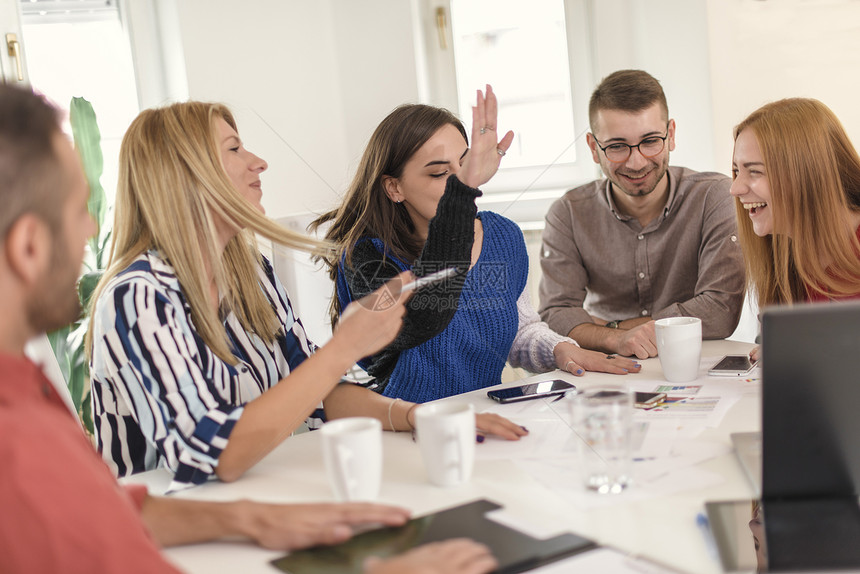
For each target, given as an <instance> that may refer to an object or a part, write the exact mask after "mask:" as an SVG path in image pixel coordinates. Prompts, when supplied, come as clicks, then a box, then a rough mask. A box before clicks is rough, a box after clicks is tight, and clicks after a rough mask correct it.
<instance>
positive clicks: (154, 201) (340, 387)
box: [88, 102, 523, 488]
mask: <svg viewBox="0 0 860 574" xmlns="http://www.w3.org/2000/svg"><path fill="white" fill-rule="evenodd" d="M266 167H267V164H266V162H265V161H263V160H262V159H260V158H259V157H257V156H256V155H254V154H252V153H251V152H249V151H248V150H246V149H245V147H244V146H243V144H242V141H241V139H240V138H239V134H238V132H237V128H236V122H235V120H234V119H233V116H232V114H231V113H230V111H229V110H228V109H227V108H225V107H224V106H221V105H219V104H208V103H200V102H188V103H181V104H174V105H171V106H169V107H165V108H160V109H152V110H146V111H144V112H142V113H141V114H140V115H139V116H138V117H137V119H135V120H134V122H132V125H131V126H130V127H129V130H128V132H127V133H126V135H125V137H124V138H123V143H122V147H121V149H120V177H119V185H118V187H117V203H116V216H115V217H116V220H115V225H114V236H113V243H112V247H111V256H110V263H109V266H108V269H107V271H106V273H105V275H104V277H103V278H102V280H101V282H100V283H99V286H98V288H97V289H96V292H95V295H94V302H95V303H94V311H93V320H92V324H91V326H90V332H89V334H88V335H89V338H88V341H89V347H88V348H89V349H90V360H91V374H92V391H93V392H92V396H93V415H94V419H95V428H96V439H97V446H98V448H99V451H100V452H101V453H102V455H103V457H104V458H105V460H106V461H107V462H108V464H109V466H111V467H112V468H113V470H114V471H115V472H116V474H117V475H119V476H124V475H128V474H133V473H136V472H140V471H143V470H149V469H152V468H156V467H159V466H165V467H167V468H169V469H170V470H171V471H173V472H174V484H173V488H180V487H184V486H188V485H193V484H199V483H201V482H204V481H206V480H208V479H209V478H210V477H212V476H213V475H214V476H217V477H218V478H220V479H221V480H225V481H231V480H235V479H237V478H238V477H240V476H241V475H242V474H243V473H244V472H245V471H246V470H248V469H249V468H250V467H251V466H253V465H254V464H255V463H256V462H257V461H259V460H260V459H261V458H262V457H263V456H265V455H266V454H267V453H269V452H270V451H271V450H272V449H273V448H274V447H275V446H277V445H278V444H280V442H281V441H283V440H284V439H285V438H286V437H287V436H289V434H290V433H292V432H293V431H294V430H295V429H296V428H297V427H298V426H299V425H300V424H301V423H302V422H304V421H305V420H306V419H308V418H309V417H310V420H309V424H310V425H311V426H316V425H318V424H319V419H320V418H322V417H326V418H329V419H332V418H338V417H342V416H348V415H367V416H372V417H376V418H378V419H379V420H381V421H382V423H383V426H384V428H386V429H388V430H410V429H411V428H412V426H413V424H414V419H413V418H412V417H413V407H414V405H411V404H409V403H406V402H404V401H393V400H391V399H387V398H385V397H381V396H379V395H377V394H376V393H373V392H371V391H368V390H366V389H364V388H361V387H359V386H356V385H351V384H339V383H340V378H341V375H342V374H343V373H344V372H345V371H346V370H347V369H348V368H349V367H351V366H352V365H353V364H354V363H355V361H356V360H358V359H360V358H361V357H364V356H367V355H370V354H373V353H374V352H376V351H378V350H379V349H381V348H382V347H384V346H385V345H386V344H387V343H388V342H390V341H391V340H392V339H393V338H394V336H395V335H396V333H397V332H398V331H399V329H400V327H401V323H402V317H403V314H404V307H403V300H402V298H400V297H398V296H397V294H398V293H399V284H400V281H401V280H403V279H404V278H406V277H408V274H401V275H400V276H398V277H397V278H395V279H394V280H393V281H392V283H389V284H388V285H387V286H384V287H383V288H382V289H380V291H377V292H375V293H373V294H371V295H370V296H369V297H368V298H367V299H365V300H362V301H360V302H358V303H359V304H357V305H352V306H350V307H349V308H348V309H347V310H346V312H345V313H344V316H343V318H342V320H341V321H340V322H339V324H338V326H337V328H336V330H335V332H334V336H333V338H332V340H331V341H330V342H329V343H328V344H326V345H325V346H323V347H321V348H319V349H317V348H315V346H314V345H313V343H312V342H311V341H309V340H308V338H307V336H306V334H305V332H304V329H303V327H302V324H301V322H300V321H299V320H298V318H297V317H296V316H295V314H294V312H293V310H292V307H291V305H290V301H289V299H288V297H287V294H286V292H285V291H284V288H283V286H282V285H281V283H280V282H279V281H278V279H277V277H276V276H275V274H274V272H273V270H272V267H271V265H270V263H269V262H268V261H267V260H266V259H265V258H263V257H262V256H261V255H260V253H259V251H258V250H257V247H256V245H255V242H254V234H255V233H256V234H259V235H261V236H263V237H266V238H268V239H271V240H272V241H274V242H276V243H279V244H282V245H289V246H291V247H295V248H300V249H306V250H312V249H316V248H319V247H321V246H320V244H319V243H318V242H316V241H313V240H311V239H309V238H307V237H305V236H302V235H297V234H295V233H292V232H289V231H287V230H285V229H283V228H281V227H280V226H278V225H276V224H275V223H273V222H272V221H270V220H269V219H267V218H266V217H265V215H264V213H263V207H262V205H261V203H260V200H261V197H262V187H261V182H260V174H261V173H262V172H263V171H264V170H265V169H266ZM383 289H387V290H388V291H389V292H390V293H392V294H394V295H395V297H396V302H395V303H394V304H393V305H377V304H376V302H377V298H378V297H379V295H380V293H381V292H382V290H383ZM320 402H322V404H323V406H324V412H323V410H315V409H317V406H318V405H319V404H320ZM312 415H313V416H312ZM479 427H481V428H482V429H484V430H485V431H487V432H494V433H497V434H499V435H501V436H503V437H505V438H509V439H515V438H518V437H519V436H521V435H522V434H523V431H522V429H521V428H520V427H518V426H517V425H514V424H513V423H511V422H510V421H507V420H505V419H502V418H500V417H496V416H490V415H486V416H482V417H481V419H480V422H479Z"/></svg>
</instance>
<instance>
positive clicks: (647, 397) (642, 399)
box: [635, 391, 666, 403]
mask: <svg viewBox="0 0 860 574" xmlns="http://www.w3.org/2000/svg"><path fill="white" fill-rule="evenodd" d="M665 396H666V393H642V392H639V391H636V398H635V402H637V403H647V402H649V401H653V400H654V399H656V398H657V397H665Z"/></svg>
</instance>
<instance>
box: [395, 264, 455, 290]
mask: <svg viewBox="0 0 860 574" xmlns="http://www.w3.org/2000/svg"><path fill="white" fill-rule="evenodd" d="M455 273H457V268H456V267H448V268H447V269H442V270H441V271H436V272H435V273H431V274H430V275H425V276H424V277H419V278H417V279H416V280H415V281H410V282H409V283H407V284H406V285H404V286H403V287H401V288H400V292H401V293H407V292H409V291H412V290H413V289H420V288H422V287H424V286H425V285H430V284H432V283H436V282H438V281H444V280H445V279H447V278H449V277H452V276H453V275H454V274H455Z"/></svg>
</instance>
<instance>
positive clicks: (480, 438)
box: [477, 434, 485, 442]
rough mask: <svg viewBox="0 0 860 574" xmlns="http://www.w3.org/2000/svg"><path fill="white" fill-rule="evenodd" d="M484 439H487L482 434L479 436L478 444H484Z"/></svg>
mask: <svg viewBox="0 0 860 574" xmlns="http://www.w3.org/2000/svg"><path fill="white" fill-rule="evenodd" d="M484 438H485V437H484V435H482V434H479V435H478V436H477V440H478V442H484Z"/></svg>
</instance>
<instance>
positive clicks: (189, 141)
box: [87, 102, 325, 363]
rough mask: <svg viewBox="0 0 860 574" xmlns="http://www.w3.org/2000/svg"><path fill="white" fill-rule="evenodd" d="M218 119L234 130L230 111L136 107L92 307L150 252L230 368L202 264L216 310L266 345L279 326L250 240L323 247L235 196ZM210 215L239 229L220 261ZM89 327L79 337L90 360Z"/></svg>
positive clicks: (190, 105) (199, 105)
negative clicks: (216, 296) (166, 267)
mask: <svg viewBox="0 0 860 574" xmlns="http://www.w3.org/2000/svg"><path fill="white" fill-rule="evenodd" d="M219 118H220V119H223V120H224V121H226V122H227V123H228V124H229V125H230V126H231V127H232V128H233V129H236V121H235V120H234V119H233V115H232V114H231V113H230V110H229V109H227V108H226V107H225V106H223V105H221V104H215V103H204V102H183V103H177V104H173V105H170V106H167V107H164V108H155V109H149V110H144V111H143V112H141V113H140V115H139V116H138V117H137V118H136V119H135V120H134V121H133V122H132V123H131V126H129V128H128V131H127V132H126V134H125V136H124V137H123V140H122V145H121V147H120V156H119V181H118V184H117V196H116V207H115V213H114V227H113V237H112V241H111V251H110V260H109V263H108V268H107V271H105V274H104V276H103V277H102V279H101V280H100V281H99V284H98V286H97V288H96V290H95V293H94V294H93V297H92V301H93V306H95V305H97V303H98V300H99V297H100V295H101V293H102V292H103V291H104V288H105V286H106V285H107V284H108V283H109V282H110V280H111V279H112V278H113V277H115V276H116V275H117V274H118V273H119V272H120V271H122V270H123V269H125V268H126V267H128V266H129V265H130V264H131V263H132V262H133V261H134V260H135V259H136V258H137V257H138V256H139V255H141V254H142V253H145V252H147V251H148V250H150V249H157V250H158V251H159V253H160V254H161V255H162V256H163V257H164V258H166V259H167V261H169V262H170V265H171V266H172V267H173V269H174V270H175V272H176V277H177V279H178V280H179V284H180V285H181V287H182V293H183V295H184V296H185V298H186V299H187V300H188V304H189V305H190V307H191V318H192V320H193V322H194V326H195V328H196V329H197V331H198V332H199V334H200V337H201V338H202V339H203V341H204V342H205V343H206V345H207V346H208V347H209V348H210V349H212V352H213V353H215V354H216V355H217V356H218V357H220V358H221V359H223V360H225V361H227V362H230V363H235V362H236V358H235V357H234V356H233V354H232V352H231V351H230V345H229V343H228V339H227V333H226V331H225V329H224V326H223V324H222V323H221V321H220V318H219V316H218V311H217V310H216V309H215V308H213V306H212V304H211V302H210V295H209V286H208V285H207V283H206V280H205V278H206V277H207V269H206V266H205V263H204V262H205V261H208V262H210V264H211V270H210V272H211V273H212V275H213V276H214V279H215V284H216V286H217V288H218V291H219V293H222V294H223V295H224V299H223V302H222V307H224V308H226V309H229V310H231V311H233V312H234V313H235V314H236V317H237V318H238V319H239V322H240V323H241V325H242V327H243V328H244V329H246V330H248V331H251V332H253V333H255V334H257V335H258V336H260V338H262V339H263V340H265V341H270V340H272V339H274V338H275V337H276V336H277V335H278V333H279V331H280V324H279V322H278V320H277V317H276V316H275V314H274V311H273V310H272V306H271V303H270V302H269V300H268V298H267V296H266V294H265V293H263V291H262V289H260V286H259V277H258V274H257V272H258V269H259V265H260V263H261V261H260V252H259V250H258V249H257V247H256V242H255V239H254V233H258V234H260V235H261V236H263V237H266V238H267V239H270V240H272V241H274V242H276V243H279V244H282V245H287V246H289V247H293V248H297V249H302V250H305V251H314V250H319V249H325V243H324V242H320V241H318V240H315V239H313V238H311V237H309V236H306V235H304V234H301V233H296V232H294V231H290V230H288V229H286V228H284V227H281V226H280V225H278V224H276V223H275V222H273V221H271V220H270V219H268V218H267V217H266V216H265V215H263V214H262V213H260V212H259V211H258V210H257V209H256V208H255V207H253V206H252V205H251V204H250V202H248V201H247V200H246V199H245V198H243V197H242V196H241V195H240V194H239V193H238V192H237V191H236V189H235V188H234V187H233V184H232V183H231V181H230V179H229V177H228V176H227V173H226V172H225V171H224V167H223V165H222V163H221V151H220V146H219V142H218V139H217V135H216V129H217V128H216V121H217V120H218V119H219ZM237 131H238V130H237ZM215 216H217V217H218V218H220V219H221V220H222V221H225V222H229V223H232V224H233V225H235V227H237V228H239V229H242V230H243V231H241V232H239V234H238V235H236V236H235V237H233V238H232V239H231V240H230V241H229V242H228V243H227V246H226V247H225V249H224V252H223V254H220V255H219V251H218V247H217V244H218V241H217V237H218V233H217V230H216V227H215V221H216V220H215V219H214V217H215ZM94 324H95V322H94V321H93V322H91V323H90V327H89V330H88V332H87V351H88V355H89V358H90V359H92V336H93V325H94Z"/></svg>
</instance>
